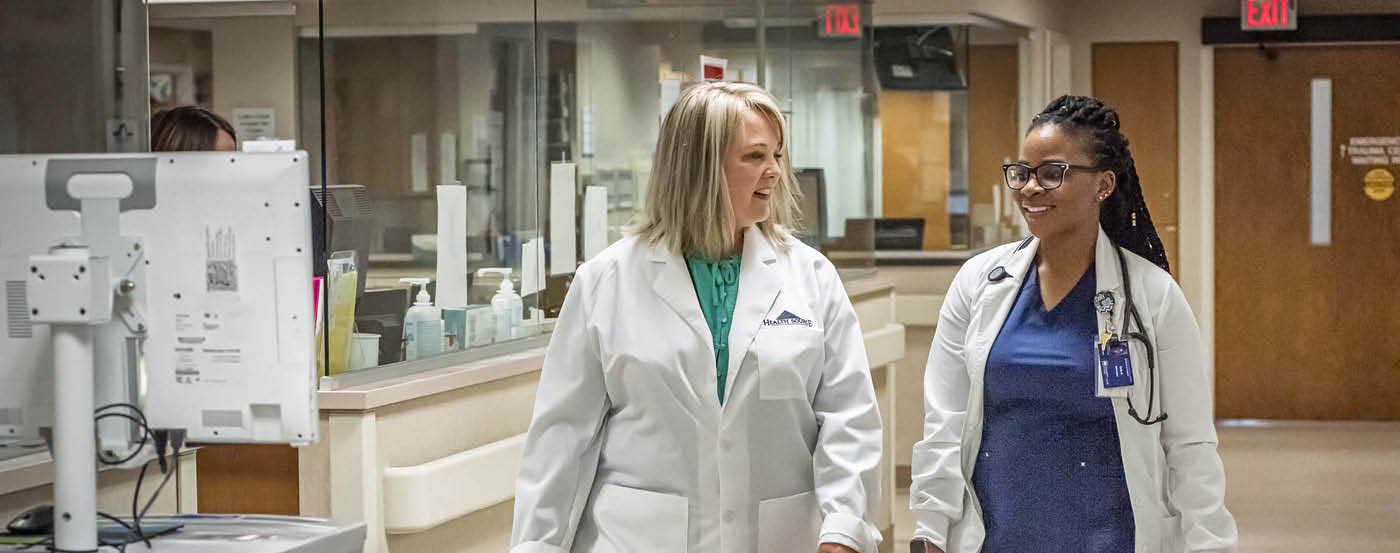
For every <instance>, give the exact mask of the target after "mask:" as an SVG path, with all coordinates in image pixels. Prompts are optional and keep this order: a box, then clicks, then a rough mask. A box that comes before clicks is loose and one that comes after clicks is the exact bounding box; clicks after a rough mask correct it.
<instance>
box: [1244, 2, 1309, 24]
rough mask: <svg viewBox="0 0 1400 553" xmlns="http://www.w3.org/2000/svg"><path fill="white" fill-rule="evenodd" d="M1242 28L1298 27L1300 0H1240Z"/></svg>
mask: <svg viewBox="0 0 1400 553" xmlns="http://www.w3.org/2000/svg"><path fill="white" fill-rule="evenodd" d="M1240 28H1241V29H1244V30H1246V31H1293V30H1297V29H1298V0H1240Z"/></svg>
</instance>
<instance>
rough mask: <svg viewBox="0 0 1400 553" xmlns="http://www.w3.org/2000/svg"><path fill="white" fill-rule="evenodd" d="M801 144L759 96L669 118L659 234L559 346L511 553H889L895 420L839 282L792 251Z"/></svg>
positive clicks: (608, 255)
mask: <svg viewBox="0 0 1400 553" xmlns="http://www.w3.org/2000/svg"><path fill="white" fill-rule="evenodd" d="M787 144H788V140H787V133H786V128H785V126H784V124H783V119H782V115H781V112H780V111H779V109H778V106H777V104H776V102H775V101H774V100H773V98H772V97H771V96H769V95H768V93H766V92H764V91H763V90H762V89H760V88H758V87H755V86H752V85H746V84H739V83H707V84H700V85H696V86H693V87H691V88H689V89H687V90H686V91H685V92H683V93H682V94H681V95H680V97H679V98H678V99H677V101H676V103H675V104H674V106H673V107H672V108H671V110H670V112H669V113H668V114H667V115H666V118H665V120H664V121H663V122H662V125H661V132H660V137H659V139H658V143H657V151H656V157H655V162H654V164H653V172H652V178H651V185H650V188H649V190H648V196H647V205H646V214H645V217H644V218H643V220H642V221H641V222H640V224H639V225H638V226H637V227H636V228H635V229H633V230H634V232H633V233H632V235H631V236H629V237H627V238H624V239H623V240H621V241H619V242H617V243H616V244H613V245H612V246H611V247H609V248H608V249H607V250H605V251H604V252H602V253H601V254H599V255H598V256H596V257H595V258H594V259H591V260H589V261H588V262H587V263H584V264H583V266H581V267H580V268H579V270H578V273H577V276H576V278H575V279H574V281H573V284H572V285H571V287H570V288H569V293H568V296H567V297H566V299H565V300H564V306H563V309H562V311H561V312H560V315H559V320H558V323H557V324H556V326H555V330H554V335H553V338H552V339H551V340H550V344H549V349H548V352H547V353H546V355H545V361H544V368H543V370H542V372H541V375H540V383H539V392H538V395H537V397H536V401H535V412H534V418H533V420H532V422H531V424H530V430H529V433H528V435H527V438H526V444H525V453H524V458H523V460H522V461H521V467H520V474H519V477H518V480H517V482H516V498H515V528H514V532H513V536H512V545H513V548H512V550H511V551H512V552H513V553H561V552H564V551H574V552H598V553H602V552H608V553H612V552H617V553H631V552H638V553H642V552H645V553H653V552H655V553H683V552H690V553H709V552H714V553H719V552H726V553H731V552H732V553H773V552H778V551H782V552H793V553H815V552H818V551H821V552H823V553H850V552H852V551H855V552H858V553H875V551H876V548H877V546H878V543H879V541H880V537H881V536H880V533H879V532H878V531H876V528H875V526H874V524H873V523H872V508H873V507H874V505H876V504H877V501H878V498H879V490H880V480H879V472H878V467H879V465H880V457H881V422H880V415H879V411H878V408H877V406H876V400H875V392H874V388H873V386H872V383H871V379H870V371H869V366H868V362H867V360H866V354H865V348H864V342H863V341H862V337H861V331H860V327H859V325H858V324H857V323H856V316H855V311H854V310H853V309H852V307H851V303H850V300H849V299H848V298H847V296H846V293H845V289H844V288H843V287H842V284H841V280H840V279H839V278H838V277H837V273H836V270H835V268H834V267H833V266H832V265H831V263H830V262H828V261H827V260H826V259H825V258H824V257H822V256H821V255H820V254H819V253H817V252H816V251H814V250H812V249H811V248H809V247H807V246H805V245H803V244H802V243H801V242H799V241H797V240H795V239H794V238H793V237H792V236H791V235H789V233H788V228H790V227H791V225H792V224H793V222H794V219H795V218H796V215H797V214H796V213H795V207H794V206H795V205H796V202H795V200H794V198H793V192H794V185H795V177H794V175H793V173H792V169H791V167H790V165H789V162H788V159H787V157H786V153H787Z"/></svg>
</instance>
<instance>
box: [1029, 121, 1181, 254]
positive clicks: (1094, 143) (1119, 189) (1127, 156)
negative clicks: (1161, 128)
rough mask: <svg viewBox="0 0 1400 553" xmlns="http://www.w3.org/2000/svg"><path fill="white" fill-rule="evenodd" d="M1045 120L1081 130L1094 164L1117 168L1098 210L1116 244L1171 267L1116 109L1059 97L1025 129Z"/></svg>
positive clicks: (1101, 224)
mask: <svg viewBox="0 0 1400 553" xmlns="http://www.w3.org/2000/svg"><path fill="white" fill-rule="evenodd" d="M1045 125H1056V126H1059V127H1060V128H1061V129H1065V130H1067V131H1071V132H1074V133H1078V134H1079V135H1080V136H1082V137H1083V138H1084V142H1085V144H1086V145H1087V146H1088V147H1089V154H1090V155H1091V156H1093V158H1094V165H1095V166H1096V167H1098V168H1100V169H1105V170H1110V171H1113V174H1114V176H1115V177H1116V178H1117V186H1116V188H1115V189H1114V191H1113V193H1112V194H1110V195H1109V196H1108V199H1106V200H1104V202H1103V205H1102V206H1101V207H1100V209H1099V225H1100V226H1102V227H1103V230H1104V233H1105V234H1107V235H1108V238H1109V239H1110V240H1112V241H1113V243H1114V244H1117V245H1119V246H1120V247H1123V248H1127V250H1128V251H1130V252H1133V253H1135V254H1138V255H1140V256H1142V257H1143V258H1145V259H1147V260H1148V261H1151V262H1152V263H1154V264H1156V265H1157V266H1158V267H1161V268H1162V270H1163V271H1167V270H1169V269H1168V267H1167V252H1166V251H1165V250H1163V249H1162V239H1161V238H1159V237H1158V236H1157V229H1156V227H1154V226H1152V216H1151V215H1148V213H1147V202H1146V201H1144V200H1143V197H1142V183H1140V182H1139V181H1138V174H1137V166H1136V165H1134V163H1133V153H1132V152H1131V151H1130V150H1128V138H1127V137H1125V136H1123V132H1122V131H1121V130H1120V129H1119V128H1118V113H1117V112H1115V111H1113V108H1111V107H1108V106H1107V105H1105V104H1104V103H1103V102H1101V101H1099V100H1098V99H1097V98H1091V97H1088V96H1060V97H1059V98H1056V99H1055V100H1054V101H1051V102H1050V105H1048V106H1045V109H1044V110H1043V111H1041V112H1040V114H1039V115H1036V116H1035V118H1034V119H1031V127H1030V129H1027V131H1026V132H1027V134H1029V133H1030V132H1031V131H1034V130H1035V129H1037V128H1040V127H1042V126H1045Z"/></svg>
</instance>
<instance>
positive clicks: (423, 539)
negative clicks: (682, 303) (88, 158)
mask: <svg viewBox="0 0 1400 553" xmlns="http://www.w3.org/2000/svg"><path fill="white" fill-rule="evenodd" d="M847 293H848V294H849V295H850V297H851V301H852V303H853V305H854V306H855V310H856V313H857V316H858V317H859V320H860V322H861V326H862V329H863V330H864V335H865V346H866V351H867V355H868V356H869V359H870V366H871V374H872V376H873V378H874V384H875V390H876V394H877V396H878V400H879V403H880V411H881V414H882V417H883V419H884V421H885V429H884V430H885V450H886V452H890V451H892V450H893V448H894V447H895V435H896V434H895V431H896V430H895V426H896V425H895V424H894V423H895V417H894V413H895V411H896V409H895V401H896V400H895V395H894V382H895V377H896V375H895V365H896V363H897V362H898V361H899V360H900V359H901V358H902V357H903V356H904V354H905V343H904V342H905V341H904V327H903V326H902V325H900V324H899V322H898V320H897V319H896V317H895V298H894V282H893V281H888V280H881V279H879V278H864V279H859V280H854V281H852V282H850V283H848V284H847ZM544 351H545V348H544V347H542V346H538V347H533V348H531V349H527V350H524V351H519V352H515V353H510V354H506V355H501V356H496V357H492V358H490V359H483V360H479V361H475V362H470V363H466V364H461V365H456V366H449V367H442V368H438V369H433V370H427V371H423V372H417V373H414V374H411V375H403V376H395V377H389V378H386V379H383V380H378V381H374V382H368V383H364V384H360V385H354V386H349V387H345V388H342V389H336V390H324V391H321V392H320V407H321V441H320V442H319V443H317V444H315V445H313V446H310V447H306V448H302V449H301V450H299V452H298V463H297V464H298V473H299V478H298V496H299V501H300V511H301V514H302V515H304V516H313V517H329V518H333V519H336V520H339V521H364V522H365V523H366V524H367V526H368V529H369V532H368V537H367V539H366V544H365V551H366V553H382V552H386V551H393V552H396V553H412V552H430V551H431V552H461V553H467V552H491V553H500V552H502V551H507V550H508V549H509V545H510V544H509V542H510V532H511V518H512V508H513V498H514V485H515V473H516V468H517V465H518V462H519V459H520V453H521V450H522V447H523V445H524V435H525V431H526V429H527V428H528V426H529V422H530V415H531V410H532V408H533V405H534V399H535V387H536V384H537V383H538V381H539V374H540V373H539V371H540V366H541V364H542V362H543V360H544ZM886 458H887V462H886V463H885V464H884V466H883V467H882V470H883V472H884V477H883V482H884V484H883V486H884V489H883V494H882V495H883V497H882V502H881V505H880V508H879V510H878V512H877V513H876V522H877V523H878V525H879V527H880V528H881V529H882V531H883V532H884V533H885V536H886V537H887V539H886V541H885V543H884V544H883V545H882V547H881V550H882V551H892V550H894V546H895V544H894V543H893V532H892V528H893V526H892V518H891V516H892V513H893V509H894V508H896V506H895V504H894V503H895V499H894V498H895V494H894V487H893V486H894V482H895V480H894V463H893V462H889V461H888V459H889V456H888V453H887V457H886ZM900 508H902V506H900Z"/></svg>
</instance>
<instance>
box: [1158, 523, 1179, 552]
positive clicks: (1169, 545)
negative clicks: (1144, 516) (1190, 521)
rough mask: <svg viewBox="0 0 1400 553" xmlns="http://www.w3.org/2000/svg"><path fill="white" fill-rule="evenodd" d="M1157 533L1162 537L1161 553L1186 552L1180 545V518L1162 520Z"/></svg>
mask: <svg viewBox="0 0 1400 553" xmlns="http://www.w3.org/2000/svg"><path fill="white" fill-rule="evenodd" d="M1157 531H1158V532H1159V533H1161V535H1162V553H1183V552H1184V551H1185V550H1186V546H1185V544H1183V543H1182V536H1181V517H1180V516H1174V517H1167V518H1164V519H1162V523H1161V524H1160V525H1159V526H1158V530H1157Z"/></svg>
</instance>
